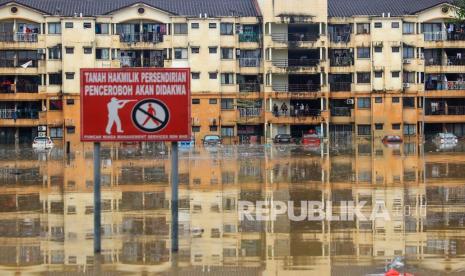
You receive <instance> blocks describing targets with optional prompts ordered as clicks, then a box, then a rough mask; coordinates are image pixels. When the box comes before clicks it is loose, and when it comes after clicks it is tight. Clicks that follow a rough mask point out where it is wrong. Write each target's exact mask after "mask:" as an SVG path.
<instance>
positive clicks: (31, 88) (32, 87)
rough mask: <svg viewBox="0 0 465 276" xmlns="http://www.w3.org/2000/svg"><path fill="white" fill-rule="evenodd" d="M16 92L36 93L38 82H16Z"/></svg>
mask: <svg viewBox="0 0 465 276" xmlns="http://www.w3.org/2000/svg"><path fill="white" fill-rule="evenodd" d="M16 92H17V93H38V92H39V84H34V83H17V84H16Z"/></svg>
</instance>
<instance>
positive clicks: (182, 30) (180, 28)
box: [173, 23, 187, 35]
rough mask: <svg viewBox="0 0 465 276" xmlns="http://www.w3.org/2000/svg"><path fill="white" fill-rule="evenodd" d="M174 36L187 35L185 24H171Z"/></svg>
mask: <svg viewBox="0 0 465 276" xmlns="http://www.w3.org/2000/svg"><path fill="white" fill-rule="evenodd" d="M173 29H174V32H173V33H174V34H182V35H184V34H187V23H174V24H173Z"/></svg>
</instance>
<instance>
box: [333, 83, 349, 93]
mask: <svg viewBox="0 0 465 276" xmlns="http://www.w3.org/2000/svg"><path fill="white" fill-rule="evenodd" d="M329 88H330V91H331V92H340V91H351V90H352V83H351V82H330V83H329Z"/></svg>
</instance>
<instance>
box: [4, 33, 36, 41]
mask: <svg viewBox="0 0 465 276" xmlns="http://www.w3.org/2000/svg"><path fill="white" fill-rule="evenodd" d="M37 38H38V34H37V33H19V32H18V33H13V32H0V42H37V40H38V39H37Z"/></svg>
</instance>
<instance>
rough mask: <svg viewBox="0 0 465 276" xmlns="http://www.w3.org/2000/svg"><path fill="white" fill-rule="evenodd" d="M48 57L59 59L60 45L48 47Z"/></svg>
mask: <svg viewBox="0 0 465 276" xmlns="http://www.w3.org/2000/svg"><path fill="white" fill-rule="evenodd" d="M48 59H61V47H52V48H48Z"/></svg>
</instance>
